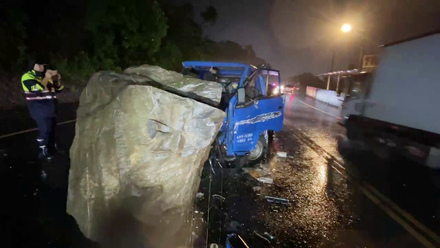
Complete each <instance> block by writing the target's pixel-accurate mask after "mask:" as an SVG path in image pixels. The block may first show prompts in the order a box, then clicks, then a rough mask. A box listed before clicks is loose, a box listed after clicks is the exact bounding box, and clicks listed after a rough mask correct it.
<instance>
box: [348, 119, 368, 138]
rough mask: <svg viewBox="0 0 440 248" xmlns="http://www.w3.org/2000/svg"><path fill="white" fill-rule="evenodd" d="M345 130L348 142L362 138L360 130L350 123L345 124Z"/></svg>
mask: <svg viewBox="0 0 440 248" xmlns="http://www.w3.org/2000/svg"><path fill="white" fill-rule="evenodd" d="M345 130H346V133H347V138H348V139H349V140H361V139H362V138H363V136H364V134H363V132H362V130H361V129H359V128H358V127H356V126H355V125H354V124H353V123H350V122H348V123H347V124H346V128H345Z"/></svg>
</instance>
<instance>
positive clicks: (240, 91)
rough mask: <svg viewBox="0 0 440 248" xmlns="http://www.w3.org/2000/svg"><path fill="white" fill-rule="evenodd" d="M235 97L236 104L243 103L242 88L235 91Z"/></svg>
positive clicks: (243, 92)
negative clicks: (236, 98) (236, 97)
mask: <svg viewBox="0 0 440 248" xmlns="http://www.w3.org/2000/svg"><path fill="white" fill-rule="evenodd" d="M237 96H238V100H237V103H238V104H242V103H245V91H244V88H239V89H238V90H237Z"/></svg>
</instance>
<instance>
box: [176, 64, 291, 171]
mask: <svg viewBox="0 0 440 248" xmlns="http://www.w3.org/2000/svg"><path fill="white" fill-rule="evenodd" d="M183 73H184V74H187V75H188V74H189V75H193V76H195V77H198V78H200V79H205V80H211V81H214V80H215V81H217V82H219V83H221V84H222V85H223V94H222V101H221V103H220V105H219V106H218V107H219V108H221V109H222V110H223V111H225V113H226V117H225V119H224V121H223V125H222V127H221V129H220V133H219V135H218V138H217V141H216V145H217V147H218V148H219V149H218V150H219V151H220V153H221V154H220V156H222V157H223V158H224V159H225V160H226V161H233V160H236V159H237V158H243V157H245V158H247V161H248V162H249V163H256V162H258V161H260V160H261V159H262V158H263V157H264V155H265V151H266V150H267V146H268V132H269V131H275V132H277V131H280V130H281V129H282V128H283V119H284V100H283V97H282V95H281V78H280V73H279V71H277V70H274V69H270V68H267V67H264V66H261V67H259V68H257V67H255V66H253V65H250V64H243V63H230V62H206V61H187V62H184V63H183Z"/></svg>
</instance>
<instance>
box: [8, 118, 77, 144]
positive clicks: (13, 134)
mask: <svg viewBox="0 0 440 248" xmlns="http://www.w3.org/2000/svg"><path fill="white" fill-rule="evenodd" d="M75 121H76V119H75V120H68V121H63V122H60V123H58V124H57V125H58V126H61V125H64V124H69V123H72V122H75ZM37 130H38V129H37V128H30V129H26V130H22V131H18V132H14V133H9V134H3V135H0V139H4V138H8V137H12V136H16V135H20V134H24V133H30V132H34V131H37Z"/></svg>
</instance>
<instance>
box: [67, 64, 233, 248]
mask: <svg viewBox="0 0 440 248" xmlns="http://www.w3.org/2000/svg"><path fill="white" fill-rule="evenodd" d="M221 91H222V86H221V85H220V84H217V83H215V82H207V81H203V80H199V79H195V78H190V77H185V76H183V75H181V74H179V73H176V72H172V71H167V70H164V69H162V68H160V67H157V66H148V65H144V66H140V67H133V68H129V69H127V70H125V71H124V73H121V74H118V73H115V72H106V71H104V72H98V73H96V74H94V75H93V76H92V78H91V79H90V81H89V82H88V85H87V86H86V88H85V89H84V91H83V92H82V94H81V97H80V104H79V108H78V111H77V122H76V130H75V138H74V141H73V144H72V147H71V149H70V158H71V169H70V174H69V189H68V199H67V212H68V213H69V214H70V215H72V216H73V217H74V218H75V220H76V222H77V223H78V226H79V228H80V230H81V231H82V232H83V234H84V235H85V236H86V237H87V238H90V239H92V240H94V241H98V242H99V243H100V244H101V245H103V246H104V247H176V246H177V245H178V244H181V243H182V242H181V240H182V239H183V236H182V235H181V236H179V235H180V234H181V233H180V231H181V229H182V227H183V225H184V222H185V220H186V213H187V212H188V211H189V209H190V208H191V206H192V203H193V200H194V196H195V194H196V192H197V189H198V186H199V183H200V173H201V170H202V165H203V163H204V162H205V161H206V159H207V158H208V155H209V150H210V146H211V143H212V142H213V140H214V138H215V136H216V134H217V132H218V130H219V129H220V126H221V124H222V121H223V119H224V116H225V113H224V112H223V111H221V110H218V109H217V108H215V107H212V106H211V105H209V104H205V103H204V102H207V103H216V104H218V102H219V101H220V97H221ZM171 92H172V93H171ZM194 99H197V100H194ZM185 235H186V236H188V235H187V233H185Z"/></svg>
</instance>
